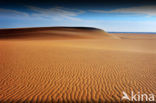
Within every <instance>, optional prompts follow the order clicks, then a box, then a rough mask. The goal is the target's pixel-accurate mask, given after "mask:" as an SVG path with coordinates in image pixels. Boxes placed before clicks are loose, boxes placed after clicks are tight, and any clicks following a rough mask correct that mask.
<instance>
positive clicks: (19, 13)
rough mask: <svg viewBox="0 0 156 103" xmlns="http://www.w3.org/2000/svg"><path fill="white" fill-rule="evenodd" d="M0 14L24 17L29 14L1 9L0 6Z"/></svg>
mask: <svg viewBox="0 0 156 103" xmlns="http://www.w3.org/2000/svg"><path fill="white" fill-rule="evenodd" d="M0 15H1V16H25V17H28V16H29V14H28V13H25V12H20V11H17V10H11V9H2V8H0Z"/></svg>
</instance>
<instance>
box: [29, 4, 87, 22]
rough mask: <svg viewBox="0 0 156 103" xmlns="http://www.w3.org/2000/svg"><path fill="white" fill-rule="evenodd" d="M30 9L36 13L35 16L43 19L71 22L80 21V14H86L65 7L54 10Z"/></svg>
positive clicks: (32, 7)
mask: <svg viewBox="0 0 156 103" xmlns="http://www.w3.org/2000/svg"><path fill="white" fill-rule="evenodd" d="M28 8H29V9H31V10H32V11H33V12H34V13H33V14H32V15H33V16H36V17H43V18H48V19H49V18H51V19H55V20H62V19H69V20H78V21H80V20H81V19H80V18H77V17H76V16H78V15H79V14H82V13H84V11H82V10H76V9H68V8H64V7H53V8H46V9H45V8H39V7H34V6H28Z"/></svg>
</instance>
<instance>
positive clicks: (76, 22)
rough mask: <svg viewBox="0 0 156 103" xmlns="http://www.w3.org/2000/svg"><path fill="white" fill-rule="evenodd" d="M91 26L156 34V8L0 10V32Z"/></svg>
mask: <svg viewBox="0 0 156 103" xmlns="http://www.w3.org/2000/svg"><path fill="white" fill-rule="evenodd" d="M45 26H89V27H96V28H101V29H104V30H105V31H107V32H156V29H155V27H156V7H155V5H153V6H152V5H138V6H126V7H123V6H122V7H111V8H107V7H105V8H85V9H83V8H74V7H67V6H66V7H63V6H48V7H40V6H34V5H33V6H31V5H24V6H23V8H22V9H21V8H9V7H7V8H6V7H2V8H1V7H0V28H21V27H45Z"/></svg>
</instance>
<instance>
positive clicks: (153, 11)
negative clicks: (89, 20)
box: [90, 5, 156, 16]
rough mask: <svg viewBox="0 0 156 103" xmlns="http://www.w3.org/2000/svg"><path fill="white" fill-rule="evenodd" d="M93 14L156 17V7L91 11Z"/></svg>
mask: <svg viewBox="0 0 156 103" xmlns="http://www.w3.org/2000/svg"><path fill="white" fill-rule="evenodd" d="M90 11H91V12H97V13H134V14H145V15H148V16H156V6H152V5H149V6H137V7H129V8H119V9H114V10H109V11H106V10H90Z"/></svg>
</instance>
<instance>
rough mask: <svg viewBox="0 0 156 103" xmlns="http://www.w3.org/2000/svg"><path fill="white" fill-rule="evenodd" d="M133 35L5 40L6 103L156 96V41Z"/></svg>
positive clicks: (1, 88) (2, 87)
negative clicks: (125, 94)
mask: <svg viewBox="0 0 156 103" xmlns="http://www.w3.org/2000/svg"><path fill="white" fill-rule="evenodd" d="M130 35H131V34H125V35H124V34H120V35H119V34H118V35H116V34H110V35H109V36H110V37H108V38H105V37H104V38H101V37H100V38H94V39H93V38H92V39H81V38H79V39H61V40H60V39H52V40H49V39H45V40H44V39H43V40H31V39H1V40H0V101H1V102H34V103H36V102H63V101H64V102H104V101H107V102H120V101H121V97H122V96H123V94H122V92H123V91H125V92H126V93H128V94H130V93H131V91H134V92H135V93H137V92H141V93H147V94H148V93H149V94H151V93H153V94H156V39H155V37H156V35H152V36H151V35H141V34H139V36H138V34H132V35H133V36H132V37H131V36H130ZM112 36H113V37H112ZM115 37H116V38H115ZM123 37H124V38H123ZM139 37H140V38H139ZM125 38H126V39H125ZM132 38H133V39H132ZM134 38H135V39H134ZM149 38H151V39H149Z"/></svg>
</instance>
